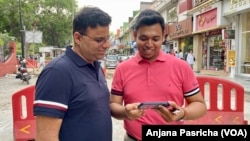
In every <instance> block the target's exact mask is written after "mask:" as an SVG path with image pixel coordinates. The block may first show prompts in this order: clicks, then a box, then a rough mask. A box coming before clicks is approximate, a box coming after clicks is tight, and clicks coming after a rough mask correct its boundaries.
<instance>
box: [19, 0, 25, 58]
mask: <svg viewBox="0 0 250 141" xmlns="http://www.w3.org/2000/svg"><path fill="white" fill-rule="evenodd" d="M18 6H19V19H20V34H21V49H22V57H23V58H24V37H23V36H24V29H23V20H22V11H21V0H19V5H18Z"/></svg>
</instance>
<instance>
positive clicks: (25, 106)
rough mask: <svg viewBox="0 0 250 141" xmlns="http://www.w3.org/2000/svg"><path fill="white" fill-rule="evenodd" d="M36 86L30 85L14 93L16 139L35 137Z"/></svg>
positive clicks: (24, 140) (14, 129) (27, 139)
mask: <svg viewBox="0 0 250 141" xmlns="http://www.w3.org/2000/svg"><path fill="white" fill-rule="evenodd" d="M34 93H35V86H34V85H32V86H29V87H27V88H24V89H22V90H20V91H18V92H16V93H14V94H13V95H12V111H13V135H14V140H15V141H31V140H34V139H35V129H36V123H35V117H34V116H33V101H34Z"/></svg>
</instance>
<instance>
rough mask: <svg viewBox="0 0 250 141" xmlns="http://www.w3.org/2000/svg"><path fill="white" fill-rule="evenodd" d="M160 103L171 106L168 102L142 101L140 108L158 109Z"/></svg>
mask: <svg viewBox="0 0 250 141" xmlns="http://www.w3.org/2000/svg"><path fill="white" fill-rule="evenodd" d="M160 105H162V106H165V107H168V106H170V105H169V103H168V102H142V103H141V104H140V105H139V106H138V108H139V109H156V108H158V107H159V106H160Z"/></svg>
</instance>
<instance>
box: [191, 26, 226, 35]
mask: <svg viewBox="0 0 250 141" xmlns="http://www.w3.org/2000/svg"><path fill="white" fill-rule="evenodd" d="M229 26H230V25H219V26H214V27H211V28H207V29H204V30H200V31H197V32H193V33H192V34H200V33H203V32H208V31H212V30H216V29H220V28H226V27H229Z"/></svg>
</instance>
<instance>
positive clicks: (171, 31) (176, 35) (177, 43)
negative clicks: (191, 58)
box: [167, 17, 193, 53]
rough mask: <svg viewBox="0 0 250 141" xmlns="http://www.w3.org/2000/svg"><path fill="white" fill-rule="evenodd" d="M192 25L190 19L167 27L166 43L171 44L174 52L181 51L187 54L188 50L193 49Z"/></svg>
mask: <svg viewBox="0 0 250 141" xmlns="http://www.w3.org/2000/svg"><path fill="white" fill-rule="evenodd" d="M192 25H193V22H192V18H191V17H188V18H187V19H185V20H183V21H180V22H176V23H173V24H171V25H168V27H167V28H168V36H167V42H168V43H172V48H173V49H175V51H179V50H180V49H181V50H182V52H183V53H187V52H188V51H189V50H190V49H191V50H192V49H193V35H192V31H193V29H192Z"/></svg>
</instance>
